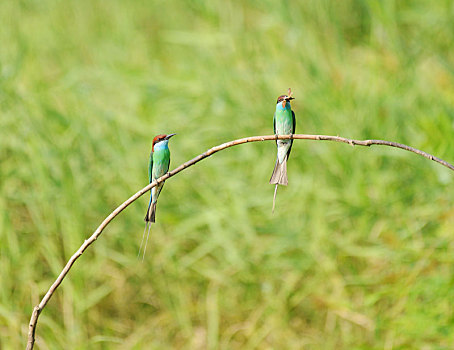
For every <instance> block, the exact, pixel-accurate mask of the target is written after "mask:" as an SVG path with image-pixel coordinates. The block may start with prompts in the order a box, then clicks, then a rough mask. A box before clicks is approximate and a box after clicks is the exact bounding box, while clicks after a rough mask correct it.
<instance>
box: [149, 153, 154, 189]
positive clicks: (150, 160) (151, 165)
mask: <svg viewBox="0 0 454 350" xmlns="http://www.w3.org/2000/svg"><path fill="white" fill-rule="evenodd" d="M152 177H153V151H151V152H150V159H149V160H148V179H149V180H150V183H151V182H152Z"/></svg>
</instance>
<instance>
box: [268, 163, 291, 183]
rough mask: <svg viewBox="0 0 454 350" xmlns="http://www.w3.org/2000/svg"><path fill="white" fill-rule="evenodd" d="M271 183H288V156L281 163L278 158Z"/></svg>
mask: <svg viewBox="0 0 454 350" xmlns="http://www.w3.org/2000/svg"><path fill="white" fill-rule="evenodd" d="M270 184H273V185H274V184H277V185H284V186H287V185H288V178H287V156H285V158H284V160H283V161H282V163H279V159H277V160H276V165H275V166H274V170H273V174H272V175H271V178H270Z"/></svg>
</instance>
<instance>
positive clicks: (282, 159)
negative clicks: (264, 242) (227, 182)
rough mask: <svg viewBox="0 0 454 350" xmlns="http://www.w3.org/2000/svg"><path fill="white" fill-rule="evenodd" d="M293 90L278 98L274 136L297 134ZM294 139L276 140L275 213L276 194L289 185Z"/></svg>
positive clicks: (272, 177) (273, 180)
mask: <svg viewBox="0 0 454 350" xmlns="http://www.w3.org/2000/svg"><path fill="white" fill-rule="evenodd" d="M291 100H294V98H293V97H292V90H291V89H290V88H289V89H288V93H287V95H281V96H279V97H278V98H277V104H276V111H275V112H274V118H273V123H274V134H275V135H276V136H278V135H293V134H294V133H295V127H296V119H295V113H293V111H292V107H291V106H290V101H291ZM292 144H293V139H290V140H276V145H277V159H276V165H275V166H274V170H273V174H272V175H271V179H270V184H276V187H275V189H274V197H273V212H274V205H275V203H276V193H277V186H278V185H284V186H287V185H288V179H287V160H288V157H289V156H290V151H291V150H292Z"/></svg>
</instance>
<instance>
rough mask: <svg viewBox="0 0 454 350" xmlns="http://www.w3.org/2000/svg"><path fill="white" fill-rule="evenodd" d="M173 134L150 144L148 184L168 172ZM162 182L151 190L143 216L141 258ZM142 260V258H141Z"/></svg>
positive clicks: (160, 136)
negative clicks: (143, 228) (170, 142)
mask: <svg viewBox="0 0 454 350" xmlns="http://www.w3.org/2000/svg"><path fill="white" fill-rule="evenodd" d="M174 135H175V134H169V135H158V136H156V137H155V138H154V139H153V141H152V142H151V153H150V159H149V160H148V178H149V180H150V183H151V182H153V181H155V180H156V179H158V178H160V177H161V176H163V175H165V174H166V173H167V172H168V171H169V165H170V151H169V139H170V138H171V137H172V136H174ZM163 186H164V182H161V183H160V184H158V185H157V186H155V187H153V188H152V189H151V195H150V202H149V203H148V209H147V214H146V215H145V222H146V225H145V230H146V229H147V227H148V234H147V241H146V243H145V248H144V250H143V257H145V251H146V249H147V243H148V236H149V235H150V227H151V223H153V222H155V217H156V204H157V202H158V197H159V194H160V193H161V190H162V187H163ZM145 230H144V231H143V236H142V242H141V243H140V248H139V255H140V250H141V249H142V244H143V240H144V237H145ZM142 260H143V258H142Z"/></svg>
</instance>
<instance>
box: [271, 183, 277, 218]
mask: <svg viewBox="0 0 454 350" xmlns="http://www.w3.org/2000/svg"><path fill="white" fill-rule="evenodd" d="M277 186H278V184H276V187H275V188H274V196H273V209H272V210H271V212H272V213H273V214H274V206H275V204H276V193H277Z"/></svg>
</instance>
